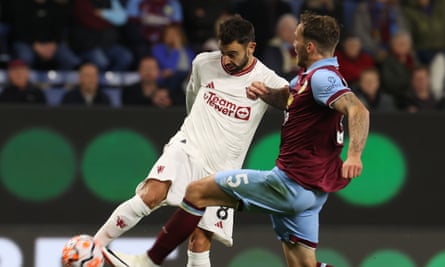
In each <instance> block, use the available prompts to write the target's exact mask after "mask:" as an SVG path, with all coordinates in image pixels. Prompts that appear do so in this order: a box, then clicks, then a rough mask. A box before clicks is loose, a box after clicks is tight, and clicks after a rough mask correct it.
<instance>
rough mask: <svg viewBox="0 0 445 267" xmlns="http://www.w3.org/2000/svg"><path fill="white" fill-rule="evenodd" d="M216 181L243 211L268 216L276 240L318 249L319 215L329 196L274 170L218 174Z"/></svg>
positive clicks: (280, 171)
mask: <svg viewBox="0 0 445 267" xmlns="http://www.w3.org/2000/svg"><path fill="white" fill-rule="evenodd" d="M215 180H216V183H217V184H218V185H219V186H220V187H221V189H222V190H224V191H225V192H226V193H228V194H229V195H231V196H233V197H235V198H237V199H239V200H240V201H241V202H242V205H243V207H242V210H247V211H257V212H258V211H259V212H263V213H267V214H270V216H271V219H272V225H273V228H274V230H275V232H276V234H277V236H278V239H279V240H282V241H285V242H288V243H291V244H294V243H300V244H303V245H306V246H308V247H311V248H315V247H316V246H317V244H318V232H319V213H320V210H321V208H322V207H323V205H324V203H325V202H326V200H327V198H328V193H326V192H321V191H317V190H308V189H305V188H303V187H302V186H300V185H299V184H298V183H297V182H295V181H294V180H292V179H290V178H288V177H287V175H286V174H285V173H284V172H283V171H282V170H280V169H279V168H277V167H275V168H274V169H272V170H268V171H258V170H248V169H239V170H230V171H223V172H218V173H217V174H216V175H215Z"/></svg>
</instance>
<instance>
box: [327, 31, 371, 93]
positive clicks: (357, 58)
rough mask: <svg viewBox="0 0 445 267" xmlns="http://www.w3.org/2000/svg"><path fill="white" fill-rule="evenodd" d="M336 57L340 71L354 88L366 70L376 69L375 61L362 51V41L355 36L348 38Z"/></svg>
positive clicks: (343, 42) (344, 40)
mask: <svg viewBox="0 0 445 267" xmlns="http://www.w3.org/2000/svg"><path fill="white" fill-rule="evenodd" d="M335 55H336V56H337V59H338V64H339V65H340V71H341V73H342V74H343V77H344V78H345V80H346V81H347V82H348V83H349V85H351V86H353V85H354V84H356V83H357V82H358V81H359V79H360V75H361V72H362V71H363V70H365V69H369V68H373V67H375V63H374V59H373V58H372V57H371V56H370V55H369V54H367V53H365V52H364V51H363V49H362V41H361V40H360V38H359V37H357V36H355V35H348V36H346V37H345V38H344V39H343V41H342V42H341V45H340V46H339V48H338V50H337V51H336V53H335Z"/></svg>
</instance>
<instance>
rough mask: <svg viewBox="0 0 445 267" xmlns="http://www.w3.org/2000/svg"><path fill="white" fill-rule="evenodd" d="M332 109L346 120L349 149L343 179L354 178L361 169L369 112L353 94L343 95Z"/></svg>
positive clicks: (344, 164)
mask: <svg viewBox="0 0 445 267" xmlns="http://www.w3.org/2000/svg"><path fill="white" fill-rule="evenodd" d="M332 107H333V108H334V109H335V110H337V111H338V112H340V113H342V114H344V115H345V116H346V118H347V120H348V131H349V132H348V133H349V147H348V153H347V158H346V160H345V162H344V163H343V168H342V173H343V177H344V178H349V179H351V178H355V177H357V176H359V175H360V174H361V172H362V169H363V164H362V161H361V155H362V152H363V149H364V148H365V143H366V139H367V138H368V132H369V112H368V110H367V109H366V108H365V106H364V105H363V104H362V103H361V102H360V100H359V99H358V98H357V97H356V96H355V95H354V94H345V95H343V96H342V97H340V98H339V99H338V100H337V101H335V103H334V104H332Z"/></svg>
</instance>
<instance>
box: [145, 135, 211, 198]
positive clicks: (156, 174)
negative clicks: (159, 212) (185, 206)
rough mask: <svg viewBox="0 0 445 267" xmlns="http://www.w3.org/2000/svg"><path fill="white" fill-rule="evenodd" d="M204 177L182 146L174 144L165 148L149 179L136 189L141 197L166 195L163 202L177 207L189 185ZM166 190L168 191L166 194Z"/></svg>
mask: <svg viewBox="0 0 445 267" xmlns="http://www.w3.org/2000/svg"><path fill="white" fill-rule="evenodd" d="M204 175H205V173H203V172H202V168H198V167H197V166H196V164H194V163H193V161H192V160H191V159H190V157H189V155H188V154H187V153H186V152H185V151H184V149H183V148H182V147H181V144H178V143H173V144H169V145H167V146H166V147H165V148H164V151H163V153H162V155H161V156H160V157H159V159H158V160H157V161H156V162H155V164H154V165H153V167H152V168H151V170H150V172H149V173H148V175H147V177H146V178H145V179H144V181H142V182H141V183H140V184H139V185H138V187H137V188H136V192H137V193H138V194H139V195H141V193H143V192H146V193H147V192H148V194H152V195H156V194H162V193H164V195H163V196H164V197H163V198H162V199H161V201H163V200H165V203H166V204H168V205H173V206H177V205H179V203H181V201H182V198H183V197H184V194H185V189H186V188H187V185H188V184H189V183H190V182H191V181H193V180H194V179H197V178H196V177H201V176H204ZM157 187H158V188H157ZM147 189H148V190H147ZM152 189H153V190H152ZM156 189H158V190H156ZM165 189H168V191H167V193H166V194H165V192H164V191H165Z"/></svg>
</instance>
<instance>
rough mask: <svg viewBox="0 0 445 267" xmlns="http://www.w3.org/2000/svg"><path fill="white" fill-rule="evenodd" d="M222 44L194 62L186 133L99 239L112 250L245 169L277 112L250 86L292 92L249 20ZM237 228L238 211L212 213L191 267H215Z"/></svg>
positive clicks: (228, 31) (229, 23)
mask: <svg viewBox="0 0 445 267" xmlns="http://www.w3.org/2000/svg"><path fill="white" fill-rule="evenodd" d="M218 39H219V45H220V50H219V51H214V52H204V53H201V54H199V55H197V56H196V58H195V59H194V61H193V65H192V72H191V74H190V79H189V81H188V84H187V88H186V97H187V99H186V106H187V112H188V115H187V117H186V118H185V120H184V122H183V124H182V125H181V127H180V129H179V131H178V132H177V133H176V134H175V135H174V136H173V137H172V138H171V139H170V141H169V142H168V143H167V144H166V145H165V147H164V150H163V153H162V155H161V157H160V158H159V159H158V160H157V162H156V163H155V164H154V165H153V167H152V169H151V171H150V172H149V173H148V176H147V177H146V178H145V179H144V180H143V181H142V182H141V183H140V184H139V185H138V186H137V188H136V194H135V195H134V196H133V197H132V198H131V199H129V200H127V201H125V202H124V203H122V204H121V205H119V206H118V207H117V208H116V209H115V210H114V212H113V213H112V214H111V216H110V218H109V219H108V220H107V221H106V222H105V224H104V225H103V226H102V227H101V228H100V229H99V231H98V232H97V233H96V235H95V238H96V239H97V240H98V241H99V242H100V243H101V244H102V245H103V246H104V247H106V246H107V245H108V244H109V243H110V242H111V241H112V240H113V239H115V238H117V237H118V236H120V235H122V234H123V233H124V232H126V231H128V230H129V229H131V228H132V227H133V226H134V225H136V224H137V223H138V222H139V221H140V220H141V219H142V218H143V217H144V216H147V215H149V214H151V213H152V212H153V211H154V210H156V209H157V208H159V207H161V206H163V205H173V206H178V205H179V204H180V203H181V200H182V198H183V197H184V193H185V189H186V187H187V185H188V184H189V183H190V182H192V181H194V180H197V179H199V178H202V177H205V176H207V175H209V174H211V173H214V172H217V171H221V170H227V169H234V168H241V167H242V164H243V161H244V159H245V156H246V154H247V151H248V148H249V146H250V143H251V141H252V138H253V136H254V134H255V131H256V129H257V127H258V125H259V123H260V121H261V119H262V117H263V115H264V113H265V112H266V111H267V109H268V107H269V105H268V104H267V103H265V102H264V101H262V100H252V99H249V98H248V97H247V95H246V87H248V86H250V85H251V84H252V83H253V82H255V81H260V82H262V83H264V84H266V85H267V86H269V87H271V88H283V91H284V92H285V91H287V90H288V82H287V81H286V80H285V79H283V78H282V77H280V76H278V75H277V74H275V72H274V71H272V70H271V69H269V68H267V67H266V66H265V65H264V64H263V63H261V62H260V61H259V60H258V59H257V58H255V56H254V51H255V45H256V44H255V34H254V28H253V26H252V24H251V23H250V22H249V21H247V20H245V19H243V18H242V17H240V16H238V15H236V16H233V17H231V18H230V19H228V20H226V21H225V22H223V23H222V24H221V25H220V28H219V31H218ZM232 227H233V209H228V208H226V207H213V208H209V209H208V210H207V212H206V214H205V215H204V216H203V218H202V220H201V222H200V223H199V225H198V227H197V228H196V231H194V233H193V234H192V235H191V238H190V242H189V246H188V249H189V250H188V265H187V266H189V267H198V266H199V267H208V266H210V258H209V251H210V246H211V239H213V238H214V239H216V240H219V241H221V242H222V243H223V244H225V245H227V246H232ZM104 255H105V256H106V258H107V259H108V261H109V262H110V263H111V264H112V265H113V266H133V265H131V264H127V263H126V262H125V259H122V258H119V256H118V255H116V254H115V253H113V252H112V251H111V250H109V249H107V248H106V249H104ZM136 265H137V264H136ZM141 266H143V265H141Z"/></svg>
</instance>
